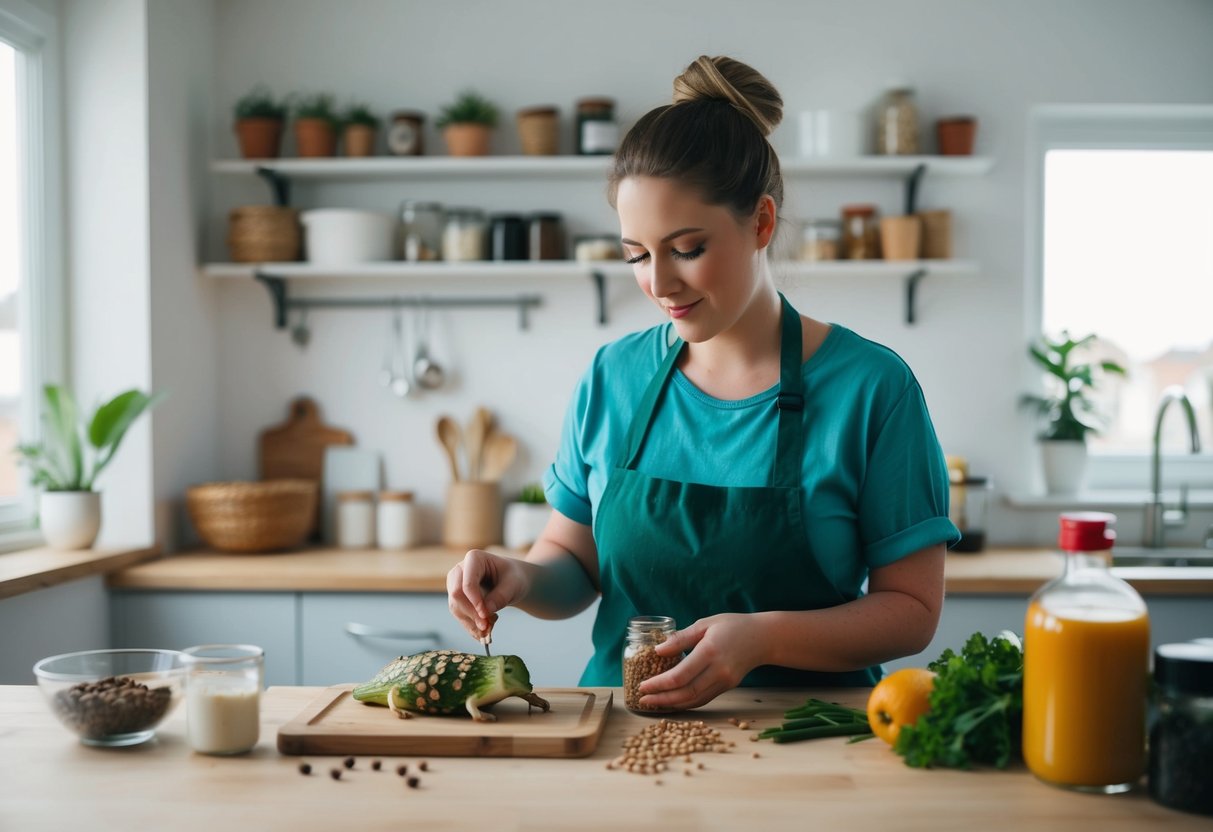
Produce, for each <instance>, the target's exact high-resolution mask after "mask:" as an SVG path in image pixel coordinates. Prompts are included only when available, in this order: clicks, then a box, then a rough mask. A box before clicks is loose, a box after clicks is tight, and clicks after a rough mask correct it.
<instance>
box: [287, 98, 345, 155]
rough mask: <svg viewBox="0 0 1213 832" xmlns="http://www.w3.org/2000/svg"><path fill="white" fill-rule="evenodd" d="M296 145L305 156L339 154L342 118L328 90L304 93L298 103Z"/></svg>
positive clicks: (296, 109)
mask: <svg viewBox="0 0 1213 832" xmlns="http://www.w3.org/2000/svg"><path fill="white" fill-rule="evenodd" d="M294 111H295V145H296V149H297V151H298V153H299V155H300V156H302V157H308V158H311V157H320V156H335V155H337V126H338V125H339V124H340V119H339V118H338V117H337V113H336V111H335V110H334V109H333V96H331V95H329V94H327V93H314V94H310V95H304V96H301V97H300V98H299V100H298V101H297V102H296V103H295V108H294Z"/></svg>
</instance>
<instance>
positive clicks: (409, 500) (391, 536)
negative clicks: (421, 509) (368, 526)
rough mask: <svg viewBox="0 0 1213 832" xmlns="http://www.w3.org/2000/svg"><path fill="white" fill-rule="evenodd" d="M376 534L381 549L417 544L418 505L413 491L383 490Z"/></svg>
mask: <svg viewBox="0 0 1213 832" xmlns="http://www.w3.org/2000/svg"><path fill="white" fill-rule="evenodd" d="M375 520H376V522H375V536H376V538H377V539H378V541H379V548H380V549H392V550H397V551H398V550H400V549H409V548H412V547H413V546H416V545H417V529H416V527H417V520H416V506H415V505H414V504H413V492H411V491H381V492H379V505H378V507H377V509H376V512H375Z"/></svg>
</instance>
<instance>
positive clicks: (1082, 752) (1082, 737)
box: [1023, 512, 1150, 793]
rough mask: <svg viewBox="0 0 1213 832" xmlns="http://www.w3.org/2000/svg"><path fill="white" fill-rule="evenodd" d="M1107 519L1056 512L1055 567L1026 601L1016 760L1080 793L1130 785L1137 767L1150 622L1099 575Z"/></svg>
mask: <svg viewBox="0 0 1213 832" xmlns="http://www.w3.org/2000/svg"><path fill="white" fill-rule="evenodd" d="M1115 521H1116V516H1115V515H1112V514H1104V513H1101V512H1075V513H1072V514H1062V515H1061V534H1060V539H1059V545H1060V546H1061V549H1062V551H1063V552H1064V553H1065V557H1066V565H1065V571H1064V573H1063V574H1062V576H1061V577H1060V578H1057V579H1055V580H1052V581H1050V582H1049V583H1047V584H1045V585H1044V586H1043V587H1041V588H1040V589H1039V590H1037V592H1036V594H1035V595H1033V596H1032V598H1031V600H1030V601H1029V603H1028V614H1027V620H1026V621H1025V624H1024V663H1023V757H1024V762H1025V763H1027V765H1028V768H1029V769H1030V770H1031V772H1032V773H1033V774H1035V775H1036V776H1037V777H1038V778H1040V779H1041V780H1044V781H1045V782H1047V783H1051V784H1053V785H1057V786H1063V787H1067V788H1073V789H1078V790H1080V791H1091V792H1102V793H1113V792H1123V791H1127V790H1128V789H1130V788H1132V786H1133V784H1134V783H1136V782H1137V781H1138V779H1140V777H1141V775H1142V774H1143V772H1144V771H1145V763H1146V743H1145V730H1146V697H1147V694H1148V690H1147V684H1148V683H1147V679H1148V674H1149V670H1150V618H1149V615H1148V614H1147V612H1146V604H1145V601H1143V600H1142V598H1141V596H1140V595H1138V594H1137V592H1136V591H1135V590H1134V589H1133V588H1132V587H1131V586H1129V585H1128V584H1127V583H1125V582H1124V581H1122V580H1120V579H1119V578H1115V577H1113V576H1112V575H1111V573H1110V572H1109V571H1108V563H1109V562H1110V560H1111V549H1112V543H1113V540H1114V539H1115V536H1116V535H1115V532H1112V531H1111V530H1110V529H1109V528H1108V526H1109V525H1111V524H1112V523H1114V522H1115Z"/></svg>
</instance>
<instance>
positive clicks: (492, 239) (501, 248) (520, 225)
mask: <svg viewBox="0 0 1213 832" xmlns="http://www.w3.org/2000/svg"><path fill="white" fill-rule="evenodd" d="M489 252H490V257H489V259H490V260H526V259H527V229H526V223H525V222H523V219H522V217H521V216H519V215H518V214H494V215H493V216H492V217H490V219H489Z"/></svg>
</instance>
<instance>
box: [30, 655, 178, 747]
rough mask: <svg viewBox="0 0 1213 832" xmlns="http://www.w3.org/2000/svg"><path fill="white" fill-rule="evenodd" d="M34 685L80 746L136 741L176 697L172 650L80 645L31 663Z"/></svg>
mask: <svg viewBox="0 0 1213 832" xmlns="http://www.w3.org/2000/svg"><path fill="white" fill-rule="evenodd" d="M34 675H35V676H37V677H38V688H39V689H40V690H41V691H42V695H43V696H44V697H45V698H46V703H47V705H49V706H50V709H51V711H52V712H54V714H55V716H57V717H58V718H59V721H60V722H62V723H63V725H64V726H65V727H66V728H67V729H68V730H70V731H72V732H73V733H75V734H76V735H77V736H78V737H80V741H81V742H83V743H85V744H86V745H100V746H119V745H137V744H139V743H141V742H146V741H147V740H150V739H151V738H152V737H153V736H155V734H156V730H155V729H156V726H157V725H159V724H160V722H161V720H163V719H164V718H165V717H166V716H168V715H169V713H170V712H172V710H173V708H174V707H176V706H177V703H178V702H180V701H181V698H182V692H183V689H184V680H185V664H184V662H183V661H182V654H181V653H179V652H178V651H176V650H150V649H148V650H144V649H128V650H86V651H83V652H80V653H64V654H63V655H60V656H50V657H49V658H45V659H42V660H41V661H40V662H38V663H37V664H35V665H34Z"/></svg>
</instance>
